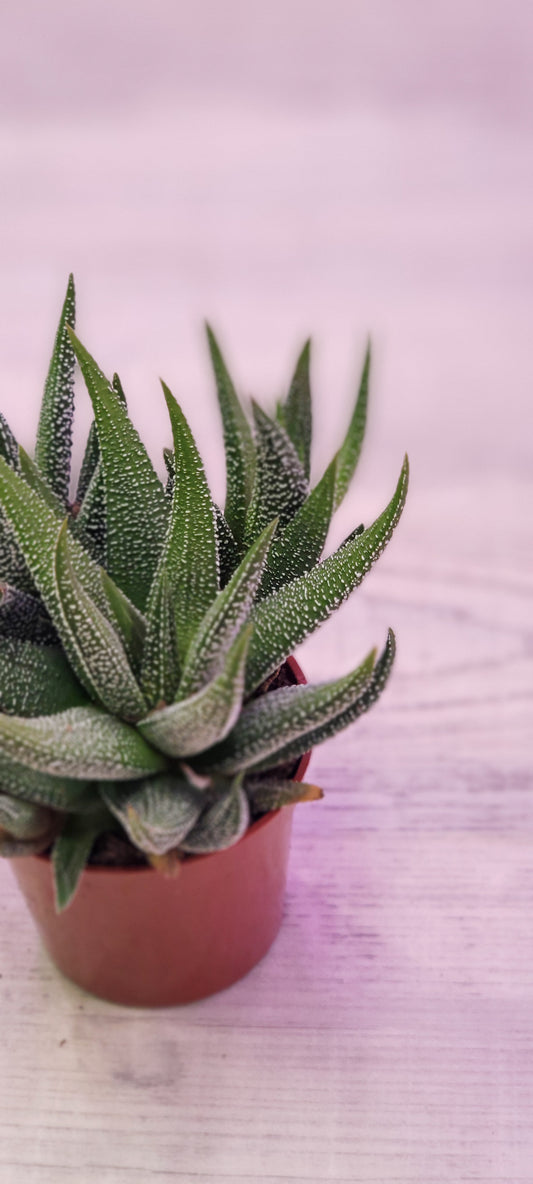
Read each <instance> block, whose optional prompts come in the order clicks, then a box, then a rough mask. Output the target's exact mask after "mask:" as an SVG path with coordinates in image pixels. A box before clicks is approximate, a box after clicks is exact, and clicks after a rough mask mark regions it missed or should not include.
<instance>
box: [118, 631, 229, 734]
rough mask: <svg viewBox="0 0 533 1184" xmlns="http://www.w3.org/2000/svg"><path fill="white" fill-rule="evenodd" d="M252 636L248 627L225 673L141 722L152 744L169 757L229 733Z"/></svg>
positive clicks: (223, 670) (142, 728)
mask: <svg viewBox="0 0 533 1184" xmlns="http://www.w3.org/2000/svg"><path fill="white" fill-rule="evenodd" d="M250 636H251V628H250V627H249V626H248V627H246V626H245V628H244V629H243V630H242V632H241V633H240V634H239V636H238V637H237V639H236V641H234V642H233V645H232V646H231V647H230V649H229V650H228V653H227V655H226V658H225V661H224V665H223V667H222V670H221V672H220V673H219V674H217V676H216V677H215V678H214V679H213V680H212V682H210V683H208V684H207V686H206V687H204V688H203V689H202V690H201V691H197V692H196V694H195V695H192V696H191V697H190V698H188V699H182V700H181V701H180V702H179V703H173V704H171V706H169V707H163V708H160V709H159V710H158V711H154V712H152V714H151V715H149V716H148V717H147V718H146V719H145V720H142V721H141V722H140V723H139V724H138V728H139V731H140V732H141V734H142V735H143V736H144V737H145V739H146V740H148V741H149V743H150V744H153V745H154V747H155V748H158V749H160V751H161V752H165V753H167V754H168V755H169V756H173V757H189V756H193V755H194V754H196V753H198V752H202V751H203V749H204V748H210V747H211V746H212V745H213V744H216V743H217V742H218V741H219V740H222V739H223V737H224V736H227V734H228V732H229V731H231V729H232V727H233V725H234V723H235V722H236V720H237V719H238V716H239V712H240V709H241V705H242V696H243V690H244V672H245V668H246V655H247V653H248V646H249V644H250Z"/></svg>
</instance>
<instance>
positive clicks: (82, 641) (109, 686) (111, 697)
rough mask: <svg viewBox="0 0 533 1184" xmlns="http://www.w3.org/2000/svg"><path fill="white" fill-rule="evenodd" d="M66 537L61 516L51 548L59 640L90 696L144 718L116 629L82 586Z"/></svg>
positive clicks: (115, 712)
mask: <svg viewBox="0 0 533 1184" xmlns="http://www.w3.org/2000/svg"><path fill="white" fill-rule="evenodd" d="M67 537H68V536H67V524H66V521H65V522H64V523H63V526H62V527H61V530H60V532H59V535H58V539H57V544H56V549H55V577H56V587H57V595H58V599H59V604H60V607H61V611H62V614H63V620H64V627H63V630H62V640H63V644H64V645H65V648H66V649H67V653H68V655H69V658H70V660H71V662H72V665H73V666H74V669H75V670H76V672H77V673H78V675H79V678H80V679H81V681H82V682H83V685H84V686H86V687H87V690H88V691H89V693H90V695H91V696H92V697H93V698H95V699H96V700H97V701H98V702H100V703H101V704H102V706H103V707H106V708H107V710H108V711H110V712H112V714H113V715H118V716H120V717H121V718H122V719H127V720H133V721H135V720H137V719H142V717H143V715H145V713H146V710H147V707H148V704H147V701H146V699H145V698H144V695H143V694H142V691H141V689H140V687H139V685H138V683H137V681H136V679H135V676H134V674H133V671H132V669H131V666H130V664H129V661H128V657H127V654H126V651H125V649H124V646H123V645H122V642H121V640H120V637H119V635H118V633H117V632H116V630H115V629H114V628H113V626H112V625H111V624H110V623H109V621H108V620H107V619H106V617H105V616H104V614H103V613H101V612H100V609H99V608H98V606H97V605H96V604H95V602H94V601H93V600H92V599H91V597H90V596H89V595H88V593H87V592H85V590H84V588H83V585H82V583H81V581H80V580H79V579H78V577H77V575H76V572H75V571H74V568H73V565H72V563H71V561H70V557H69V552H68V543H67Z"/></svg>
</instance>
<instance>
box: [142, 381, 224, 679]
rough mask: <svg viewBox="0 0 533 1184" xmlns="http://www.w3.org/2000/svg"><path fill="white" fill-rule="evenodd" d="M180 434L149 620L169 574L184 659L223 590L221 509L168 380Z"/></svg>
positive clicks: (170, 410) (172, 417) (175, 435)
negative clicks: (220, 585)
mask: <svg viewBox="0 0 533 1184" xmlns="http://www.w3.org/2000/svg"><path fill="white" fill-rule="evenodd" d="M163 391H164V395H165V399H166V403H167V407H168V413H169V416H170V422H171V425H172V435H173V439H174V467H175V481H174V491H173V495H172V508H171V513H170V521H169V526H168V533H167V536H166V539H165V544H164V549H163V553H162V557H161V562H160V565H159V568H158V571H157V574H156V578H155V580H154V584H153V586H152V589H151V592H150V601H149V605H148V608H147V617H148V620H149V622H150V621H151V620H152V619H153V616H154V613H155V612H157V608H158V605H159V606H160V605H161V603H162V602H161V598H160V596H159V591H158V581H160V580H161V579H163V578H165V579H167V580H168V584H169V587H170V594H171V597H172V603H173V606H174V615H175V620H176V631H177V640H178V651H179V657H180V661H181V662H182V663H183V661H184V659H185V655H186V653H187V649H188V647H189V643H190V641H191V638H192V637H193V636H194V634H195V632H196V630H197V628H198V625H199V624H200V621H201V620H202V617H203V616H204V614H205V613H206V612H207V609H208V608H209V606H210V604H211V603H212V601H213V600H214V599H215V597H216V595H217V592H218V569H217V543H216V533H215V512H214V506H213V502H212V500H211V494H210V493H209V487H208V484H207V480H206V476H205V473H204V467H203V464H202V461H201V458H200V455H199V452H198V449H197V447H196V444H195V442H194V439H193V436H192V432H191V430H190V428H189V425H188V423H187V421H186V419H185V416H184V414H183V412H182V411H181V408H180V407H179V406H178V404H177V403H176V400H175V398H174V396H173V395H172V394H171V392H170V391H169V389H168V387H167V386H165V383H163Z"/></svg>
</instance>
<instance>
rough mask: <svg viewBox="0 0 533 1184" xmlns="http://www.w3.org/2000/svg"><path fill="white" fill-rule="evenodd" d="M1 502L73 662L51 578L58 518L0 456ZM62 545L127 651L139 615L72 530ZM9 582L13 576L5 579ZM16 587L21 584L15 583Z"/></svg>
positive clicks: (138, 627) (137, 627) (139, 627)
mask: <svg viewBox="0 0 533 1184" xmlns="http://www.w3.org/2000/svg"><path fill="white" fill-rule="evenodd" d="M0 504H1V505H2V509H3V512H4V515H5V516H6V517H7V519H8V522H9V525H10V528H12V531H13V537H14V539H15V541H16V545H17V546H18V547H20V550H21V552H22V553H23V555H24V560H25V563H26V564H27V566H28V569H29V572H30V575H31V577H32V580H34V581H35V584H36V585H37V588H38V590H39V592H40V594H41V596H42V599H43V601H44V604H45V607H46V609H47V610H48V612H49V614H50V617H51V618H52V622H53V624H54V626H55V628H56V629H57V632H58V634H59V636H60V638H61V641H62V643H63V645H64V646H65V649H66V650H67V653H68V655H69V658H71V659H72V662H73V663H74V664H75V663H76V661H77V658H76V654H75V652H74V651H73V649H72V647H71V645H70V632H69V630H68V629H67V628H66V626H65V620H64V616H63V611H62V607H61V602H60V599H59V596H58V590H57V583H56V578H55V547H56V542H57V535H58V531H59V528H60V523H59V522H58V519H57V516H56V514H55V513H54V511H53V510H52V509H51V508H50V507H49V506H48V505H47V504H46V502H44V501H43V500H42V498H41V497H40V496H39V495H38V494H37V493H35V491H34V490H32V489H30V488H29V486H28V485H27V484H26V482H25V481H24V480H23V479H22V478H21V477H18V476H17V474H16V473H14V472H12V470H11V469H10V468H9V466H8V465H7V464H6V463H5V461H4V460H3V459H2V457H0ZM67 547H68V554H69V558H70V562H71V564H72V567H73V569H74V571H75V573H76V575H77V577H78V579H79V580H80V582H81V584H82V585H83V588H84V590H85V592H86V593H88V595H89V596H90V597H91V599H92V600H94V602H95V604H96V605H97V606H98V608H99V609H100V611H101V612H102V613H103V614H104V616H105V617H107V619H108V620H109V621H110V623H111V624H117V623H118V624H119V627H120V630H121V636H122V639H123V641H124V645H125V646H126V649H127V650H128V653H130V645H131V648H132V649H133V648H134V645H135V644H137V642H136V638H137V633H138V632H139V631H141V632H143V629H144V626H143V618H142V617H141V615H140V614H139V612H138V610H136V609H135V608H134V606H132V605H131V604H130V602H129V601H128V600H127V598H126V597H125V596H124V594H123V593H122V592H121V591H120V589H118V588H117V587H116V585H115V584H114V583H113V581H112V580H111V578H110V577H109V576H108V575H107V573H103V571H102V568H100V567H99V566H98V564H96V563H95V562H94V561H93V560H92V559H91V557H90V556H89V555H88V554H87V552H86V551H85V550H84V548H83V547H81V546H80V544H79V542H78V541H77V540H76V539H74V538H72V536H71V535H69V536H68V538H67ZM9 582H10V583H15V582H16V581H14V580H11V579H10V580H9ZM17 587H23V585H21V584H17ZM32 587H33V584H32ZM126 627H127V628H126ZM128 630H129V632H128ZM69 646H70V649H69ZM77 673H78V674H79V670H77Z"/></svg>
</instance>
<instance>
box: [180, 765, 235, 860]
mask: <svg viewBox="0 0 533 1184" xmlns="http://www.w3.org/2000/svg"><path fill="white" fill-rule="evenodd" d="M241 781H242V779H241V777H236V778H235V779H234V780H233V781H232V782H231V784H230V785H229V787H228V788H224V789H223V790H222V792H221V793H220V795H219V797H218V798H217V800H216V801H215V802H214V803H213V805H211V806H208V808H207V809H206V810H205V811H204V813H203V814H202V815H201V816H200V819H199V821H198V822H197V823H196V825H195V826H193V828H192V830H190V831H189V833H188V834H187V836H186V837H185V839H183V840H182V841H181V843H180V850H181V851H185V852H186V853H187V854H190V855H207V854H209V852H210V851H224V850H225V849H226V848H228V847H233V846H234V844H235V843H237V842H238V841H239V839H241V838H242V836H243V835H244V833H245V831H246V830H247V829H248V825H249V822H250V807H249V805H248V798H247V797H246V794H245V792H244V790H243V788H242V784H241Z"/></svg>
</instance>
